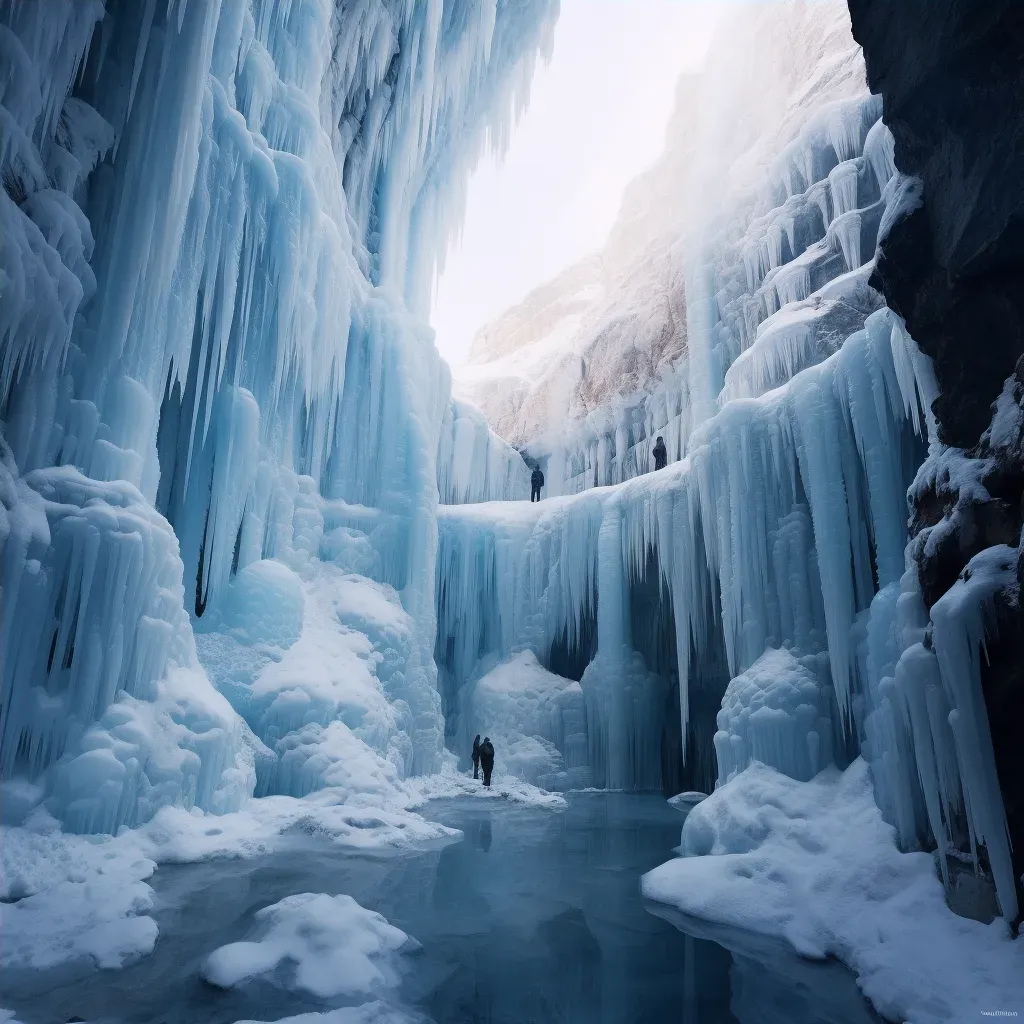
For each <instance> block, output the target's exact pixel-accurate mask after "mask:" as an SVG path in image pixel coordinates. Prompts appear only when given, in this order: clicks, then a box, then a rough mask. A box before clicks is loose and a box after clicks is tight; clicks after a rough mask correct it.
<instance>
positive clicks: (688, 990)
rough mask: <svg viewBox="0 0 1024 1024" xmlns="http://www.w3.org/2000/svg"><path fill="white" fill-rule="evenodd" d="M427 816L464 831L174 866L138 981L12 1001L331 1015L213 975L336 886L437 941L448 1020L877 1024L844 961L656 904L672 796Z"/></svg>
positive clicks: (86, 1014) (200, 1019)
mask: <svg viewBox="0 0 1024 1024" xmlns="http://www.w3.org/2000/svg"><path fill="white" fill-rule="evenodd" d="M427 815H428V816H429V817H432V818H434V819H436V820H438V821H441V822H443V823H444V824H446V825H451V826H454V827H456V828H459V829H461V830H462V831H463V833H464V838H463V839H462V840H461V841H458V842H453V843H450V844H449V845H445V846H441V847H438V848H435V849H431V850H428V851H422V852H418V853H413V854H408V853H403V854H400V855H399V854H393V855H388V856H364V855H353V854H352V853H351V852H342V851H339V850H338V849H337V847H332V846H331V845H330V844H329V843H327V842H324V841H318V840H316V839H313V838H309V837H305V838H302V839H296V844H295V846H294V847H293V848H289V849H288V850H287V851H283V852H277V853H274V854H272V855H269V856H267V857H265V858H262V859H257V860H248V861H218V862H208V863H204V864H198V865H190V866H182V867H164V868H161V869H160V870H159V871H158V872H157V873H156V875H155V876H154V879H153V883H152V884H153V886H154V888H155V889H156V890H157V894H158V898H159V901H160V902H159V909H158V912H157V914H156V917H157V921H158V923H159V926H160V939H159V941H158V943H157V947H156V949H155V951H154V953H153V954H152V956H150V957H148V958H146V959H145V960H142V961H140V962H139V963H137V964H135V965H134V966H131V967H128V968H126V969H125V970H122V971H114V972H109V971H104V972H94V973H91V974H88V975H85V976H82V975H81V974H77V975H73V976H63V977H62V976H59V975H57V974H56V973H55V972H49V973H48V974H47V975H44V976H36V977H34V978H21V979H17V980H15V979H11V978H9V979H8V983H7V984H5V985H3V986H0V988H3V989H6V990H7V991H6V992H5V993H4V995H5V999H4V1003H3V1004H6V1005H7V1006H9V1007H13V1008H16V1009H18V1010H19V1011H22V1014H21V1016H22V1018H23V1019H24V1020H25V1021H26V1022H27V1024H51V1022H54V1024H56V1022H61V1024H63V1022H65V1021H68V1020H69V1019H71V1018H73V1017H77V1018H79V1019H82V1020H86V1021H89V1022H90V1024H93V1022H95V1024H105V1022H110V1024H114V1022H117V1024H205V1022H211V1024H213V1022H216V1024H231V1022H233V1021H237V1020H245V1019H255V1020H263V1021H273V1020H277V1019H280V1018H282V1017H285V1016H289V1015H292V1014H297V1013H302V1012H307V1011H315V1010H323V1009H325V1008H326V1007H325V1006H324V1005H323V1004H319V1003H317V1002H315V1001H313V1000H310V999H308V998H305V997H301V996H296V995H295V994H294V993H287V992H284V991H281V990H277V989H274V988H272V987H271V986H269V985H263V984H258V985H250V986H246V987H243V988H242V989H240V990H237V991H228V992H222V991H219V990H217V989H214V988H212V987H210V986H209V985H207V984H205V983H204V982H203V981H201V980H200V978H199V974H198V969H199V966H200V964H201V963H202V961H203V960H204V958H205V957H206V956H207V955H208V954H209V953H210V952H211V951H212V950H214V949H215V948H216V947H218V946H220V945H222V944H224V943H226V942H232V941H235V940H237V939H239V938H242V937H244V936H245V935H246V934H247V933H248V932H249V930H250V927H251V924H252V917H253V914H254V913H255V912H256V911H257V910H259V909H260V908H262V907H265V906H267V905H268V904H271V903H275V902H277V901H279V900H281V899H283V898H284V897H286V896H289V895H291V894H293V893H301V892H323V893H329V894H335V893H347V894H349V895H351V896H353V897H354V898H355V899H356V900H358V901H359V902H360V903H361V904H363V905H364V906H366V907H369V908H371V909H373V910H377V911H379V912H380V913H382V914H383V915H384V916H385V917H386V918H387V919H388V920H389V921H391V922H392V923H393V924H395V925H397V926H398V927H399V928H402V929H403V930H404V931H406V932H408V933H409V934H410V935H412V936H414V937H415V938H416V939H418V940H419V941H420V942H421V943H422V945H423V949H422V951H421V952H420V953H418V954H416V955H415V956H413V957H412V958H410V965H411V970H410V971H409V973H408V974H407V976H406V977H405V980H404V983H403V989H402V992H401V996H402V999H403V1001H404V1002H405V1003H406V1005H408V1006H414V1007H417V1008H418V1009H419V1010H420V1011H421V1012H422V1013H424V1014H426V1015H427V1016H429V1017H430V1018H431V1019H432V1020H434V1021H435V1022H437V1024H463V1022H465V1024H470V1022H473V1024H476V1022H480V1024H534V1022H535V1024H548V1022H552V1024H554V1022H558V1024H577V1022H578V1024H647V1022H650V1024H655V1022H657V1024H661V1022H680V1024H734V1022H737V1021H738V1022H740V1024H775V1022H779V1024H782V1022H785V1024H869V1022H870V1021H872V1020H873V1019H876V1018H872V1016H871V1015H870V1014H869V1012H868V1011H867V1009H866V1008H865V1004H864V1003H863V1002H862V1001H861V999H860V997H859V995H858V993H857V989H856V986H855V984H854V982H853V979H852V977H851V976H850V975H849V974H847V973H846V972H845V971H844V970H842V969H840V968H839V967H837V966H835V965H821V964H809V963H807V962H805V961H799V960H797V959H796V958H787V957H786V956H785V955H783V954H781V953H776V952H774V951H772V950H767V951H766V950H765V949H764V948H762V947H761V946H760V945H759V944H758V943H757V942H754V943H753V945H752V946H748V945H744V943H743V942H740V943H739V944H737V943H735V942H730V941H729V939H728V938H727V937H726V938H723V937H722V936H721V935H719V936H718V938H720V939H721V940H722V941H723V942H725V943H726V944H728V945H732V946H733V947H734V948H735V949H737V950H738V952H736V953H731V952H730V951H729V949H727V948H725V946H723V945H719V944H718V943H717V942H713V941H709V940H706V939H698V938H693V937H690V936H688V935H686V934H684V933H683V932H682V931H680V930H679V929H678V928H676V927H674V926H673V925H672V924H670V923H668V921H666V920H663V919H662V918H661V917H659V916H656V915H655V914H653V913H651V912H650V911H649V909H648V908H647V907H646V906H645V905H644V903H643V901H642V900H641V897H640V893H639V877H640V875H641V874H642V873H643V872H645V871H647V870H649V869H650V868H652V867H654V866H655V865H657V864H659V863H661V862H662V861H664V860H665V859H666V858H668V857H669V856H671V851H672V848H673V847H674V846H676V845H677V844H678V842H679V831H680V825H681V823H682V820H683V819H682V817H681V815H680V814H679V813H678V812H677V811H675V810H673V809H672V808H671V807H669V806H668V805H667V804H666V803H665V801H664V800H663V799H661V798H660V797H655V796H643V795H635V794H622V793H581V794H573V795H570V797H569V806H568V809H567V810H565V811H555V812H553V811H542V810H527V809H524V808H520V807H516V806H514V805H510V804H508V803H505V802H503V801H498V800H486V801H484V800H474V799H470V798H463V799H461V800H451V801H438V802H435V803H434V804H432V805H431V806H430V807H429V809H428V811H427ZM752 951H753V952H752ZM12 981H13V982H14V985H13V986H12V985H11V982H12ZM3 1004H0V1005H3Z"/></svg>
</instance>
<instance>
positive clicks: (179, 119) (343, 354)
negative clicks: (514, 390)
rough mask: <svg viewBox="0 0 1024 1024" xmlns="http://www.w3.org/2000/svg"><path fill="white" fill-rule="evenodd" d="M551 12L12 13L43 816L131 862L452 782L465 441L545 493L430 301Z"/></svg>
mask: <svg viewBox="0 0 1024 1024" xmlns="http://www.w3.org/2000/svg"><path fill="white" fill-rule="evenodd" d="M556 13H557V4H553V3H549V2H548V0H528V2H526V3H517V4H506V3H495V2H491V3H477V2H475V0H473V2H470V0H466V2H461V0H460V2H456V3H447V4H444V5H436V4H418V3H417V4H381V3H376V2H361V0H360V2H357V3H354V4H338V3H335V2H333V0H240V2H231V3H224V4H221V3H218V2H196V0H193V2H191V3H185V2H184V0H180V2H179V0H145V2H136V0H109V2H107V3H106V4H103V3H102V2H99V0H54V2H53V3H46V4H25V3H22V2H20V0H2V2H0V55H2V58H3V63H4V66H5V69H10V73H9V74H5V75H4V76H3V77H2V79H0V103H2V106H0V114H2V116H0V173H2V178H3V184H4V190H3V192H2V193H0V282H2V285H0V287H2V289H3V301H2V304H0V308H2V312H0V421H2V423H0V435H2V436H0V454H2V465H0V587H2V591H0V595H2V596H0V629H2V633H0V641H2V651H3V653H2V657H0V678H2V691H0V694H2V695H0V737H2V740H0V742H2V756H0V779H2V780H5V783H8V784H10V785H14V784H17V785H18V786H20V787H21V789H19V792H20V793H22V794H25V793H27V794H28V797H27V798H26V799H27V806H31V804H32V803H34V802H38V801H39V800H45V802H46V806H47V808H48V809H49V810H50V811H51V813H53V814H55V815H56V816H57V817H59V818H61V819H63V821H64V823H65V824H66V825H67V826H68V827H70V828H73V829H78V830H82V831H90V830H101V831H110V832H113V831H116V830H117V828H118V827H120V826H121V825H122V824H129V825H132V824H134V823H137V822H138V821H141V820H144V819H146V818H147V817H149V816H151V815H152V814H153V813H154V812H155V810H157V809H158V808H159V807H160V806H162V805H164V804H166V803H179V804H184V805H186V806H191V805H195V806H198V807H200V808H205V809H208V810H227V809H231V808H233V807H236V806H238V805H239V804H240V802H241V801H243V800H245V799H246V798H247V797H248V796H249V795H250V794H252V793H253V791H254V788H256V790H257V791H258V792H260V793H266V792H294V793H296V794H300V793H304V792H307V791H309V790H310V789H315V788H319V787H321V786H324V785H340V784H341V783H340V782H339V770H340V768H339V766H342V765H344V767H345V771H346V772H347V773H348V775H347V776H346V777H349V778H350V779H351V778H353V776H352V767H353V766H352V761H351V759H352V758H353V757H357V758H358V757H362V758H363V759H364V761H365V760H366V759H367V758H369V759H370V761H366V763H367V764H369V763H371V761H372V760H373V759H374V758H376V759H377V761H376V762H373V763H375V764H377V763H378V762H379V764H378V768H374V769H373V771H375V772H377V771H378V769H379V772H381V773H383V774H382V775H381V778H385V777H388V773H389V772H390V773H391V776H401V775H404V774H407V773H411V772H428V771H431V770H434V769H435V768H436V767H437V766H438V764H439V759H440V754H441V749H442V735H443V725H442V719H441V712H440V701H439V698H438V694H437V690H436V671H435V668H434V663H433V660H432V652H433V646H434V603H433V580H434V555H435V549H436V525H435V519H434V508H435V506H436V503H437V483H438V468H437V466H438V456H439V447H440V456H441V462H442V464H443V465H447V461H446V460H447V457H448V452H449V450H450V449H451V448H452V447H453V446H454V447H455V448H457V449H458V450H459V452H462V451H463V450H464V449H468V451H469V454H468V455H467V456H466V459H467V460H468V463H467V467H466V468H467V469H468V468H469V466H471V467H472V469H473V471H474V472H475V470H476V466H477V460H478V459H482V460H484V461H485V462H486V463H487V464H488V465H489V466H490V467H491V470H490V472H491V477H490V478H489V479H491V480H492V481H493V482H492V483H490V484H489V485H488V486H489V488H490V489H489V491H488V493H487V495H486V496H501V497H513V496H515V495H516V494H517V493H518V490H517V489H520V490H521V484H522V474H523V472H525V466H523V465H522V461H521V459H519V457H518V455H517V454H516V453H514V452H511V451H509V450H506V449H504V448H502V446H501V444H500V442H498V441H497V439H493V441H491V440H490V439H489V438H488V436H487V433H486V427H485V426H484V427H483V430H484V434H483V441H482V443H481V442H480V440H479V437H478V436H470V437H469V438H468V439H467V438H466V437H465V436H464V435H465V434H466V431H463V430H454V431H453V428H452V420H453V419H456V420H461V419H464V418H465V417H464V416H462V414H460V413H459V412H458V410H457V408H455V407H453V406H451V405H450V404H449V389H450V379H449V375H448V371H447V368H446V367H445V366H444V364H443V363H442V361H441V360H440V358H439V356H438V354H437V351H436V349H435V347H434V345H433V339H432V333H431V331H430V329H429V327H427V325H426V323H425V320H424V313H425V296H426V295H428V293H429V288H430V284H431V282H432V279H433V275H434V273H435V268H436V266H437V265H438V261H439V260H440V259H442V257H443V252H444V247H445V245H446V243H447V240H448V236H449V232H450V231H452V230H453V229H454V226H455V225H456V223H457V220H458V218H459V216H460V212H461V204H462V200H463V189H464V187H465V183H466V180H467V177H468V174H469V172H470V170H471V168H472V167H473V165H474V164H475V161H476V159H477V158H478V156H479V155H480V154H481V153H482V152H483V151H484V148H485V147H486V146H488V145H497V146H500V145H502V144H503V142H504V140H505V139H506V138H507V134H508V131H509V128H510V125H511V121H512V118H513V117H514V116H515V115H516V113H517V112H518V111H519V110H521V109H522V106H523V104H524V103H525V101H526V98H527V93H528V87H529V80H530V76H531V74H532V69H533V65H534V62H535V60H536V57H537V55H538V54H539V53H541V52H544V51H547V50H549V48H550V45H551V32H552V27H553V22H554V17H555V15H556ZM474 426H475V428H476V429H477V431H478V433H479V428H480V427H481V426H482V424H480V423H476V424H474ZM469 433H470V434H472V431H470V432H469ZM475 445H480V454H479V455H478V454H477V453H476V451H475V449H474V446H475ZM456 464H457V465H459V466H462V465H463V463H462V462H459V461H458V459H456ZM460 472H461V473H462V474H463V477H464V476H465V471H464V470H458V471H456V472H455V474H454V477H453V479H452V484H451V488H450V490H451V491H452V492H453V493H454V492H455V491H457V490H458V488H459V487H460V486H461V485H460V484H459V480H460V479H462V478H463V477H460V476H459V473H460ZM479 496H480V495H476V497H479ZM346 587H347V589H346ZM194 632H195V634H196V637H195V639H194V637H193V633H194ZM197 640H198V648H197V642H196V641H197ZM313 655H316V656H318V657H322V658H325V659H334V664H340V665H342V666H343V671H338V672H335V673H333V674H332V672H331V671H329V670H325V671H324V672H323V673H321V674H319V675H318V674H317V673H312V676H310V675H309V674H303V673H302V672H301V671H300V672H298V673H296V671H295V665H296V664H297V663H300V662H299V659H301V658H304V657H305V658H309V657H312V656H313ZM211 682H212V683H213V685H211ZM360 751H362V752H363V753H360ZM364 781H365V780H364ZM351 785H353V786H356V787H357V788H358V786H357V783H356V782H351ZM26 787H28V788H27V789H26ZM12 792H13V791H12ZM23 802H24V801H23ZM10 806H13V803H12V804H11V805H10ZM19 806H20V804H19Z"/></svg>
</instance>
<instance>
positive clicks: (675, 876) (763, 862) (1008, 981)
mask: <svg viewBox="0 0 1024 1024" xmlns="http://www.w3.org/2000/svg"><path fill="white" fill-rule="evenodd" d="M682 850H683V853H684V857H683V858H681V859H678V860H672V861H669V862H668V863H666V864H662V865H661V866H660V867H658V868H655V869H654V870H653V871H650V872H648V874H646V875H645V876H644V878H643V880H642V890H643V894H644V896H645V897H646V898H648V899H651V900H654V901H656V902H659V903H664V904H667V905H670V906H672V907H675V908H676V909H677V910H679V911H681V912H682V913H684V914H688V915H691V916H693V917H696V918H699V919H701V920H707V921H714V922H717V923H720V924H723V925H726V926H730V927H734V928H742V929H747V930H749V931H751V932H755V933H760V934H763V935H768V936H772V937H774V938H777V939H781V940H783V941H785V942H786V943H788V944H789V945H791V946H792V947H793V948H794V949H795V950H796V952H797V953H799V954H800V955H802V956H807V957H812V958H824V957H828V956H835V957H837V958H838V959H839V960H841V961H842V962H843V963H844V964H846V965H847V966H848V967H850V968H851V969H852V970H853V971H855V972H856V973H857V975H858V979H859V984H860V986H861V989H862V990H863V992H864V994H865V995H866V996H867V997H868V999H870V1000H871V1002H872V1003H873V1004H874V1005H875V1007H876V1009H878V1011H879V1012H880V1013H882V1014H884V1015H885V1016H886V1017H887V1018H889V1019H893V1020H901V1021H910V1022H912V1024H946V1022H950V1024H952V1022H960V1021H966V1020H973V1019H975V1018H976V1016H977V1013H978V1007H979V1005H982V1006H984V1007H991V1008H993V1009H1006V1008H1009V1009H1013V1008H1017V1007H1020V1006H1022V1005H1024V947H1022V946H1021V944H1020V943H1019V942H1013V941H1011V939H1010V934H1009V929H1008V928H1007V925H1006V923H1005V922H1003V921H1001V920H997V921H995V922H994V923H993V924H991V925H983V924H980V923H978V922H977V921H971V920H967V919H966V918H962V917H957V916H955V915H954V914H953V913H952V912H951V911H950V910H949V909H948V908H947V906H946V903H945V898H944V895H943V890H942V885H941V883H940V882H939V879H938V876H937V873H936V870H935V865H934V863H933V860H932V858H931V857H930V856H929V855H927V854H924V853H900V852H899V850H898V849H897V847H896V844H895V830H894V829H893V828H892V827H891V826H889V825H887V824H886V823H885V822H884V821H883V819H882V815H881V812H880V811H879V810H878V807H877V805H876V804H875V801H874V796H873V795H872V786H871V776H870V770H869V768H868V765H867V764H866V763H865V762H864V761H863V760H862V759H860V758H858V759H857V760H856V761H855V762H854V763H853V764H852V765H851V766H850V767H849V768H848V769H847V770H846V771H845V772H842V773H840V772H839V771H838V770H837V769H835V768H828V769H826V770H825V771H823V772H821V773H820V774H819V775H818V776H817V777H816V778H814V779H813V780H811V781H810V782H798V781H796V780H794V779H791V778H789V777H787V776H786V775H783V774H781V773H779V772H777V771H775V770H774V769H772V768H769V767H768V766H766V765H763V764H759V763H757V762H754V763H753V764H751V765H750V767H749V768H747V769H746V770H745V771H744V772H742V773H741V774H740V775H738V776H736V778H734V779H733V780H732V781H731V782H729V783H727V784H726V785H724V786H722V787H721V788H720V789H718V790H716V791H715V792H714V793H713V794H712V795H711V796H710V797H708V799H707V800H705V801H703V802H702V803H701V804H699V805H698V806H697V807H695V808H694V809H693V811H691V812H690V815H689V816H688V817H687V819H686V823H685V825H684V826H683V839H682Z"/></svg>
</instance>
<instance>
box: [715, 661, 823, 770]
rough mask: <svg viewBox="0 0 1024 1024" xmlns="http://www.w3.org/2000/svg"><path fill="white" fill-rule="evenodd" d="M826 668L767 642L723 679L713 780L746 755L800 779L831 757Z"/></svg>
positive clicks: (740, 764)
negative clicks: (754, 656) (725, 685)
mask: <svg viewBox="0 0 1024 1024" xmlns="http://www.w3.org/2000/svg"><path fill="white" fill-rule="evenodd" d="M809 666H813V667H814V669H815V670H816V671H812V668H811V667H809ZM827 673H828V668H827V664H826V662H825V661H824V660H819V659H818V658H817V657H816V656H814V655H811V656H810V657H805V658H801V659H799V660H797V658H795V657H794V656H793V655H792V654H791V653H790V652H789V651H787V650H785V649H780V650H772V649H771V648H769V649H768V650H767V651H765V652H764V654H762V655H761V657H760V658H758V659H757V661H755V662H754V664H753V665H751V666H750V668H748V669H747V670H746V672H743V673H741V674H740V675H738V676H736V678H735V679H733V680H732V682H730V683H729V686H728V689H727V690H726V691H725V696H724V697H723V698H722V710H721V711H719V713H718V730H719V731H718V732H717V733H716V734H715V752H716V753H717V755H718V771H719V774H718V784H719V785H722V784H723V783H725V782H728V781H729V780H730V779H733V778H735V777H736V776H737V775H739V773H740V772H741V771H743V769H744V768H746V767H747V765H749V764H750V762H751V761H761V762H762V763H764V764H767V765H771V767H772V768H775V769H777V770H778V771H780V772H783V773H784V774H786V775H788V776H790V778H794V779H800V780H801V781H803V782H806V781H807V780H808V779H810V778H812V777H813V776H814V775H816V774H817V773H818V771H819V770H820V769H821V768H823V767H825V765H828V764H831V763H832V731H833V724H832V723H833V715H832V704H833V701H832V693H833V691H832V685H831V683H830V682H828V681H827ZM822 676H824V677H825V681H824V683H823V682H822V679H821V677H822Z"/></svg>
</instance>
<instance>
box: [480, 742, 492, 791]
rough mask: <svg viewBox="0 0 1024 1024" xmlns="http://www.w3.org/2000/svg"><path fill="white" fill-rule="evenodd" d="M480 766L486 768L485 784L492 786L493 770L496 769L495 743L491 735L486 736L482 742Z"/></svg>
mask: <svg viewBox="0 0 1024 1024" xmlns="http://www.w3.org/2000/svg"><path fill="white" fill-rule="evenodd" d="M480 767H481V768H483V770H484V785H485V786H490V784H491V772H493V771H494V744H493V743H492V742H491V738H490V736H485V737H484V741H483V743H481V744H480Z"/></svg>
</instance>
